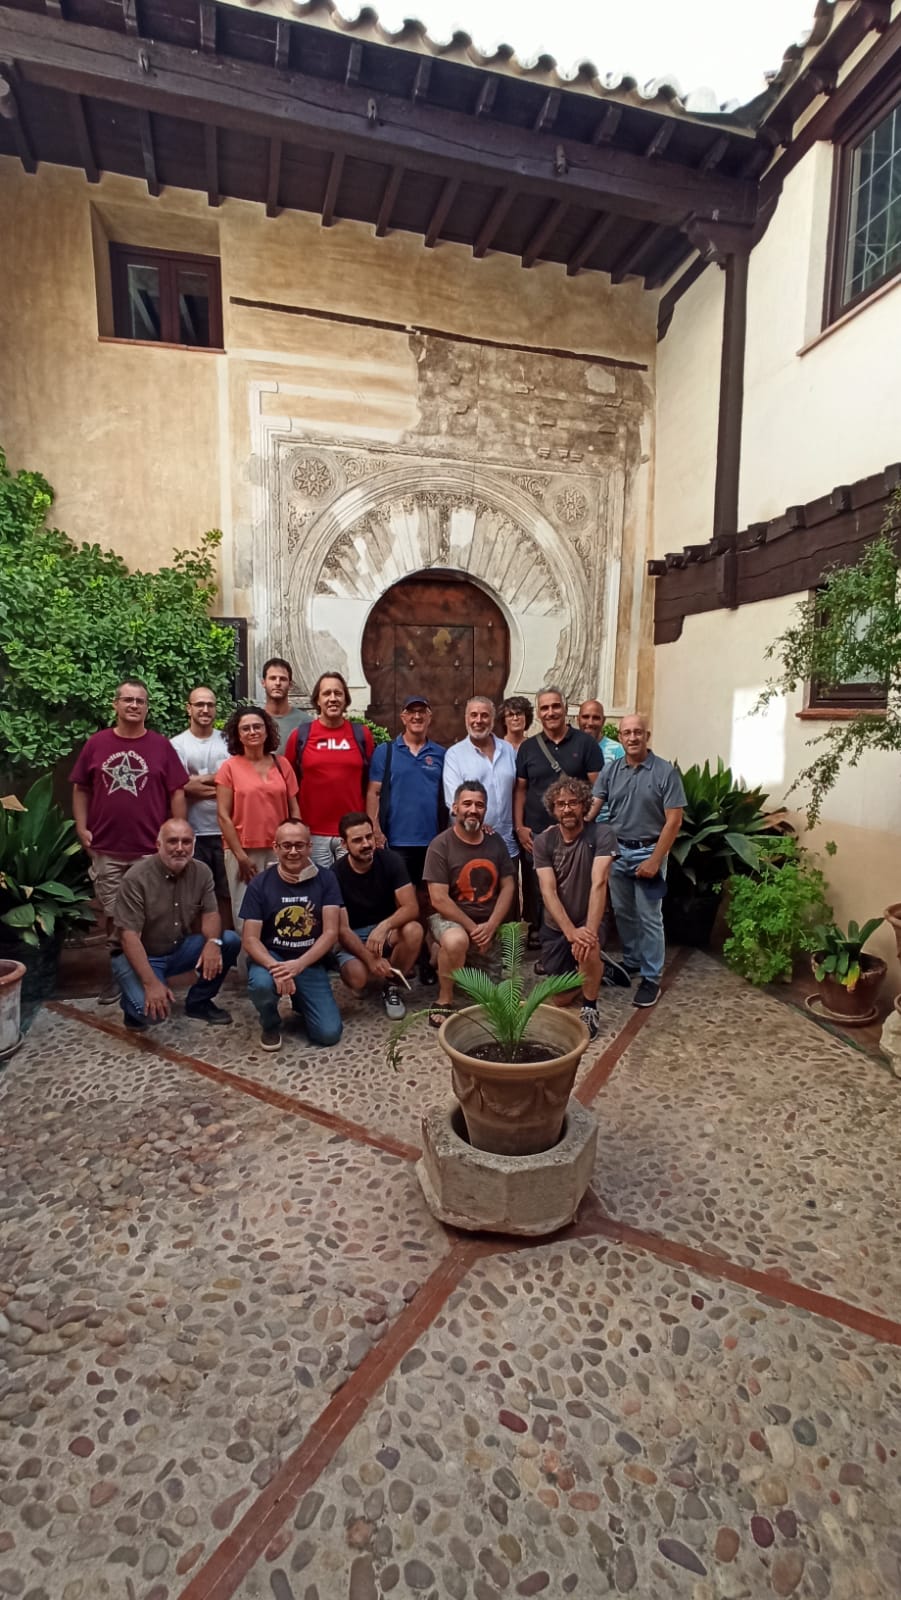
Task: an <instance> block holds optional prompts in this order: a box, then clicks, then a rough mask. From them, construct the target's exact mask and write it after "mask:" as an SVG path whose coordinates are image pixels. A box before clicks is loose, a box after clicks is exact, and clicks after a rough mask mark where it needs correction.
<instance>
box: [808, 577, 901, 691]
mask: <svg viewBox="0 0 901 1600" xmlns="http://www.w3.org/2000/svg"><path fill="white" fill-rule="evenodd" d="M820 593H822V591H820V590H818V591H817V594H820ZM817 621H818V623H819V624H820V626H821V627H822V626H825V623H826V614H825V611H823V610H821V609H819V608H818V615H817ZM869 622H870V618H869V616H861V618H860V620H859V621H858V623H857V626H856V628H855V630H854V633H855V637H856V638H858V639H859V638H862V637H863V636H864V630H865V629H866V628H867V627H868V626H869ZM887 704H888V684H887V683H884V682H878V681H876V680H875V679H873V678H871V677H869V676H867V675H866V674H859V675H857V676H855V677H851V678H848V679H846V680H845V682H844V683H830V682H829V681H828V680H827V679H826V678H825V677H819V678H812V679H811V682H810V692H809V695H808V700H807V705H808V709H809V710H811V711H837V712H841V711H846V712H847V711H884V710H885V708H886V706H887Z"/></svg>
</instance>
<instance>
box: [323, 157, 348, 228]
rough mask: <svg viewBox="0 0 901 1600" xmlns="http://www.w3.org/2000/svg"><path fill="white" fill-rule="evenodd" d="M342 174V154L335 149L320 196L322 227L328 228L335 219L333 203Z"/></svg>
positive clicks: (336, 197)
mask: <svg viewBox="0 0 901 1600" xmlns="http://www.w3.org/2000/svg"><path fill="white" fill-rule="evenodd" d="M343 176H344V156H343V155H342V153H341V151H340V150H336V151H335V153H334V155H333V156H332V159H331V162H330V164H329V169H328V178H327V180H326V185H325V194H324V195H323V198H322V226H323V227H324V228H330V227H331V225H332V223H333V222H334V220H335V204H336V201H337V199H338V190H339V189H340V187H341V179H342V177H343Z"/></svg>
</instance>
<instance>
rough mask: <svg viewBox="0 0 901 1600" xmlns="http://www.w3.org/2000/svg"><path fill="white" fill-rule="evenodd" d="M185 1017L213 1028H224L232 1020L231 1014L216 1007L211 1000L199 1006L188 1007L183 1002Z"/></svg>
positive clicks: (220, 1007)
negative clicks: (208, 1024)
mask: <svg viewBox="0 0 901 1600" xmlns="http://www.w3.org/2000/svg"><path fill="white" fill-rule="evenodd" d="M185 1016H186V1017H196V1018H197V1020H198V1021H199V1022H209V1023H210V1024H211V1026H212V1027H214V1028H226V1027H228V1024H229V1023H230V1022H231V1019H232V1014H231V1012H230V1011H226V1010H224V1008H223V1007H222V1006H217V1005H216V1004H215V1002H214V1001H213V1000H204V1001H202V1002H201V1004H200V1005H199V1006H189V1005H188V1004H187V1002H185Z"/></svg>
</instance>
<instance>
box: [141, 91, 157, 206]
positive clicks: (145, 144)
mask: <svg viewBox="0 0 901 1600" xmlns="http://www.w3.org/2000/svg"><path fill="white" fill-rule="evenodd" d="M138 132H139V134H140V137H141V160H142V161H143V163H144V177H145V178H146V180H147V192H148V194H152V195H154V196H156V195H158V194H159V192H160V180H159V178H158V176H157V170H156V150H155V149H154V145H153V123H152V122H151V120H150V112H149V111H139V112H138Z"/></svg>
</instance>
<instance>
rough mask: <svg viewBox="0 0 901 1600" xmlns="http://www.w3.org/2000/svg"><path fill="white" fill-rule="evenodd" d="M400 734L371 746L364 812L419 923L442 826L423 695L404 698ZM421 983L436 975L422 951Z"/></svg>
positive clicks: (440, 760) (440, 754)
mask: <svg viewBox="0 0 901 1600" xmlns="http://www.w3.org/2000/svg"><path fill="white" fill-rule="evenodd" d="M400 720H401V725H402V732H401V733H399V734H398V736H397V738H396V739H393V740H392V741H391V743H390V744H380V745H376V748H375V753H374V755H373V758H372V763H371V765H370V768H369V786H368V788H367V790H366V811H367V813H368V815H369V818H370V820H371V822H372V828H373V832H374V834H375V842H376V846H377V847H378V848H380V849H381V848H383V847H384V846H385V845H388V846H390V848H391V849H392V850H396V851H397V853H398V855H400V856H403V859H404V863H405V865H406V868H407V871H408V873H409V875H410V882H411V883H412V884H413V885H414V887H415V889H416V891H417V895H418V898H419V902H420V910H421V912H422V915H423V923H425V919H426V918H427V917H428V916H429V915H430V913H431V906H430V904H429V902H428V892H427V891H426V890H424V889H423V887H422V869H423V867H424V866H425V853H426V851H427V849H428V847H429V845H430V844H431V842H432V840H433V839H434V838H435V835H436V834H438V833H440V832H441V831H442V829H444V828H446V827H447V811H446V809H445V807H444V796H443V794H442V789H441V778H442V773H443V770H444V750H443V748H442V746H441V745H440V744H435V743H434V741H433V740H432V739H430V738H429V728H430V727H431V724H432V708H431V706H430V705H429V702H428V699H427V698H426V696H425V695H424V694H410V695H408V696H407V698H406V700H405V701H404V704H403V709H402V711H401V714H400ZM419 976H420V979H421V981H422V982H423V983H435V982H436V976H435V972H434V970H433V968H432V965H431V962H430V961H429V958H428V955H427V954H426V952H425V949H423V954H422V958H421V960H420V965H419Z"/></svg>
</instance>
